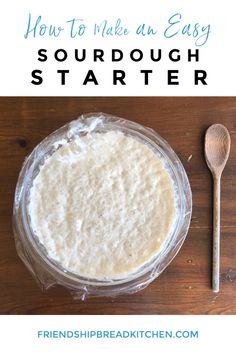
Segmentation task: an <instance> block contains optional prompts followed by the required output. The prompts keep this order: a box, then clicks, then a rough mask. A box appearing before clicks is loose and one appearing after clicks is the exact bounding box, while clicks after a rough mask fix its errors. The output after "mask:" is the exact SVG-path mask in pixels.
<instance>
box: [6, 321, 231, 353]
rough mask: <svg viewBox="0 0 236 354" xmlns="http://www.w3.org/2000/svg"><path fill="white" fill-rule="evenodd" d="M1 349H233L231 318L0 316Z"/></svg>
mask: <svg viewBox="0 0 236 354" xmlns="http://www.w3.org/2000/svg"><path fill="white" fill-rule="evenodd" d="M0 323H1V344H0V347H1V350H2V352H3V351H4V352H6V353H14V352H15V351H16V350H17V351H18V352H20V353H24V354H31V353H34V354H42V353H51V354H52V353H57V354H62V353H70V354H78V353H84V354H90V353H103V354H110V353H113V354H116V353H117V354H120V353H134V352H135V353H143V352H146V353H149V354H152V353H153V354H154V353H155V354H156V353H162V354H169V353H176V354H189V353H191V354H199V353H204V352H205V351H206V350H209V349H210V351H211V352H214V353H215V354H217V353H222V352H224V351H225V345H226V343H227V352H228V353H229V354H231V353H234V352H235V349H234V337H235V334H234V331H235V330H234V329H235V325H236V317H235V316H206V317H205V316H2V317H1V318H0Z"/></svg>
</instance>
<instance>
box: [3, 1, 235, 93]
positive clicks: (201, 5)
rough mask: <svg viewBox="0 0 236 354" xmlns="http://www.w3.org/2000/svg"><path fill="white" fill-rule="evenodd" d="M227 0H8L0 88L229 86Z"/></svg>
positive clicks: (230, 13) (189, 89) (231, 56)
mask: <svg viewBox="0 0 236 354" xmlns="http://www.w3.org/2000/svg"><path fill="white" fill-rule="evenodd" d="M234 8H235V4H234V1H233V0H225V1H221V2H214V3H212V2H210V1H205V0H199V1H188V2H186V1H185V0H178V1H177V0H169V1H168V2H166V1H154V0H146V1H135V2H128V1H124V0H120V1H119V2H116V3H113V2H112V1H107V0H100V1H97V2H96V1H91V0H87V1H85V2H81V1H77V0H76V1H75V0H68V1H66V2H53V1H45V0H41V1H38V2H35V1H29V0H22V1H20V2H19V1H16V0H8V1H7V2H5V3H4V4H2V9H1V12H0V30H1V57H0V63H1V65H0V75H1V76H0V77H1V81H0V95H2V96H7V95H10V96H14V95H25V96H27V95H30V96H42V95H43V96H45V95H46V96H47V95H49V96H50V95H51V96H55V95H61V96H71V95H73V96H103V95H108V96H116V95H122V96H124V95H125V96H136V95H141V96H146V95H153V96H166V95H168V96H170V95H175V96H181V95H195V96H199V95H219V96H223V95H224V96H227V95H234V94H235V88H234V87H235V80H236V70H235V54H236V47H235V45H234V42H235V38H234V34H235V28H234V26H235V25H234V23H235V21H234Z"/></svg>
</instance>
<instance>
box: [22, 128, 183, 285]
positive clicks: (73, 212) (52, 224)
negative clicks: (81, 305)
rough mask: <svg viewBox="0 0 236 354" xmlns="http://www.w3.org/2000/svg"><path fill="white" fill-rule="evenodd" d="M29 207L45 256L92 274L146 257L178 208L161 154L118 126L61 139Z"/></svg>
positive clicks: (131, 266)
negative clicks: (103, 131) (76, 138)
mask: <svg viewBox="0 0 236 354" xmlns="http://www.w3.org/2000/svg"><path fill="white" fill-rule="evenodd" d="M28 212H29V216H30V221H31V228H32V230H33V232H34V233H35V235H36V236H37V238H38V239H39V242H40V243H41V244H42V245H43V246H44V247H45V249H46V252H47V256H48V257H49V258H51V259H53V260H54V261H56V262H58V263H59V264H60V265H61V266H62V267H63V268H64V269H65V270H67V271H71V272H73V273H75V274H78V275H80V276H84V277H89V278H95V279H109V278H110V279H111V278H117V277H125V276H127V275H129V274H131V273H132V272H134V271H136V270H137V269H139V267H141V266H142V265H144V264H145V263H146V262H148V261H150V260H151V259H152V258H153V257H154V256H155V255H157V254H158V253H159V252H160V250H161V249H162V247H163V244H164V242H165V240H166V239H167V237H168V236H169V234H170V230H171V228H172V227H173V225H174V224H175V222H176V214H177V212H176V202H175V193H174V185H173V181H172V179H171V177H170V175H169V172H168V170H167V169H166V168H165V165H164V163H163V161H162V159H160V158H159V157H158V156H157V155H156V154H155V153H154V152H153V151H152V150H151V148H149V147H148V146H146V145H145V144H143V143H142V142H139V141H137V140H135V139H134V138H132V137H129V136H126V135H124V134H123V133H122V132H118V131H110V132H107V133H89V134H87V135H86V136H83V137H80V138H79V139H78V140H74V141H70V142H66V141H65V142H63V144H62V146H60V147H59V148H58V149H57V150H56V151H55V152H54V153H53V154H52V155H51V156H50V157H48V158H47V159H46V160H45V162H44V164H43V165H42V166H41V168H40V171H39V173H38V175H37V176H36V177H35V179H34V181H33V184H32V186H31V189H30V196H29V206H28Z"/></svg>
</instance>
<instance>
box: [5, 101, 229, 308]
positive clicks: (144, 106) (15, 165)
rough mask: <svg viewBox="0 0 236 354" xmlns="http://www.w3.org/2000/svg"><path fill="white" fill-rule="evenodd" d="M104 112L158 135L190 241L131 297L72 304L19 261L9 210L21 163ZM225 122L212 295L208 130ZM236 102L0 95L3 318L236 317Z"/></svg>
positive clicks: (57, 289) (70, 300)
mask: <svg viewBox="0 0 236 354" xmlns="http://www.w3.org/2000/svg"><path fill="white" fill-rule="evenodd" d="M89 112H105V113H111V114H113V115H117V116H120V117H124V118H127V119H130V120H134V121H136V122H138V123H141V124H144V125H146V126H149V127H151V128H153V129H154V130H156V131H157V132H158V133H159V134H160V135H161V136H162V137H163V138H164V139H166V140H167V141H168V142H169V144H170V145H171V146H172V148H173V149H174V150H175V151H176V153H177V154H178V155H179V157H180V159H181V161H182V163H183V165H184V167H185V169H186V172H187V174H188V176H189V179H190V183H191V187H192V192H193V214H192V222H191V227H190V230H189V233H188V236H187V239H186V241H185V243H184V245H183V247H182V248H181V250H180V252H179V253H178V255H177V256H176V258H175V259H174V260H173V262H172V263H171V264H170V265H169V266H168V268H167V269H166V270H165V271H164V272H163V273H162V274H161V275H160V277H159V278H157V279H156V280H155V281H154V282H153V283H152V284H151V285H149V286H148V287H147V288H146V289H144V290H143V291H140V292H138V293H136V294H133V295H126V296H120V297H117V298H112V299H109V298H90V299H87V300H86V301H80V300H77V301H75V300H74V299H73V298H72V297H71V295H70V294H69V293H68V291H67V290H66V289H64V288H62V287H59V286H57V287H54V288H52V289H50V290H49V291H47V292H45V293H42V292H41V290H40V289H39V288H38V285H37V284H36V282H35V281H34V279H33V278H32V277H31V275H30V273H29V271H28V270H27V269H26V267H25V266H24V264H23V263H22V262H21V260H20V258H19V257H18V255H17V253H16V250H15V244H14V239H13V233H12V224H11V222H12V205H13V198H14V190H15V186H16V181H17V177H18V174H19V172H20V169H21V165H22V163H23V161H24V159H25V157H26V156H27V154H29V153H30V152H31V151H32V149H33V148H34V147H35V146H36V145H37V144H38V143H39V142H40V141H41V140H42V139H43V138H44V137H45V136H46V135H48V134H49V133H51V132H52V131H54V130H55V129H57V128H59V127H60V126H62V125H63V124H65V123H66V122H68V121H70V120H72V119H74V118H76V117H78V116H79V115H81V114H83V113H89ZM213 123H222V124H224V125H225V126H226V127H227V128H228V130H229V132H230V135H231V139H232V148H231V154H230V158H229V161H228V163H227V166H226V168H225V171H224V173H223V176H222V201H221V208H222V209H221V230H222V238H221V290H220V293H219V294H215V293H213V292H212V290H211V245H212V244H211V242H212V225H211V222H212V181H211V175H210V173H209V171H208V169H207V166H206V164H205V161H204V155H203V141H204V133H205V130H206V128H207V127H208V126H209V125H211V124H213ZM235 140H236V97H83V98H78V97H1V98H0V241H1V247H0V314H236V235H235V231H236V178H235V171H236V168H235V167H236V141H235Z"/></svg>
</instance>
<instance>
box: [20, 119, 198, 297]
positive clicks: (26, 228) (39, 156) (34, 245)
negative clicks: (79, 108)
mask: <svg viewBox="0 0 236 354" xmlns="http://www.w3.org/2000/svg"><path fill="white" fill-rule="evenodd" d="M110 130H113V131H114V130H118V131H121V132H123V133H124V134H126V135H128V136H131V137H133V138H135V139H136V140H138V141H140V142H142V143H144V144H146V145H147V146H148V147H149V148H151V149H152V150H153V151H154V153H156V154H157V156H158V157H159V158H161V159H162V161H163V162H164V165H165V168H166V169H167V170H168V172H169V175H170V176H171V178H172V181H173V184H174V190H175V199H176V207H177V220H176V222H175V225H174V227H173V228H172V229H171V232H170V233H169V236H168V237H167V239H166V241H165V243H164V246H163V247H162V249H161V251H160V252H159V253H158V254H157V255H156V256H155V257H154V258H153V259H152V260H151V261H149V262H147V263H146V264H144V265H143V266H142V267H140V268H139V269H138V270H136V271H135V272H133V273H132V274H129V275H128V276H125V277H123V278H119V279H118V278H115V279H105V280H98V279H89V278H85V277H81V276H79V275H77V274H74V273H72V272H70V271H68V270H66V269H63V267H62V266H61V265H60V264H58V263H57V262H56V261H54V260H53V259H50V258H49V257H48V256H47V251H46V249H45V248H44V246H42V245H41V244H40V242H39V241H38V239H37V237H36V236H35V235H34V233H33V231H32V229H31V227H30V219H29V215H28V209H27V205H28V200H29V191H30V188H31V186H32V183H33V180H34V178H35V177H36V175H37V174H38V172H39V168H40V166H41V165H42V164H43V163H44V161H45V159H46V158H47V157H48V156H50V155H52V154H53V153H54V152H55V151H56V150H57V149H58V148H59V147H60V145H61V142H63V141H64V142H65V141H71V140H73V139H75V138H76V137H77V138H78V136H83V135H86V134H88V133H90V132H97V133H103V132H107V131H110ZM191 212H192V195H191V189H190V185H189V181H188V177H187V175H186V172H185V170H184V167H183V165H182V163H181V162H180V160H179V158H178V156H177V155H176V154H175V152H174V151H173V150H172V148H171V147H170V146H169V145H168V143H167V142H166V141H165V140H164V139H163V138H161V137H160V136H159V135H158V134H157V133H156V132H155V131H154V130H152V129H150V128H146V127H144V126H142V125H140V124H137V123H135V122H132V121H129V120H126V119H123V118H118V117H115V116H112V115H109V114H104V113H90V114H86V115H82V116H80V117H79V118H78V119H76V120H74V121H72V122H70V123H68V124H66V125H65V126H63V127H61V128H60V129H58V130H56V131H55V132H53V133H52V134H50V135H49V136H48V137H46V138H45V139H44V140H43V141H42V142H41V143H40V144H39V145H38V146H36V148H35V149H34V150H33V151H32V153H31V154H30V155H29V156H28V157H27V158H26V160H25V162H24V164H23V166H22V169H21V172H20V175H19V178H18V182H17V186H16V192H15V199H14V208H13V229H14V236H15V242H16V249H17V252H18V254H19V256H20V257H21V259H22V260H23V262H24V263H25V265H26V266H27V268H28V269H29V270H30V271H31V273H32V275H33V276H34V278H35V279H36V281H37V282H38V283H39V285H40V287H41V288H42V289H43V290H46V289H48V288H50V287H51V286H53V285H55V284H60V285H62V286H64V287H66V288H68V289H69V290H70V291H71V292H72V293H73V295H74V297H75V298H80V299H85V298H86V297H87V296H117V295H120V294H127V293H134V292H136V291H139V290H141V289H143V288H144V287H146V286H147V285H148V284H149V283H151V282H152V281H153V280H154V279H155V278H157V277H158V276H159V275H160V274H161V273H162V272H163V270H164V269H165V268H166V267H167V266H168V265H169V263H170V262H171V261H172V260H173V258H174V257H175V256H176V254H177V253H178V251H179V250H180V248H181V246H182V244H183V242H184V240H185V237H186V234H187V232H188V228H189V224H190V219H191Z"/></svg>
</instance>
